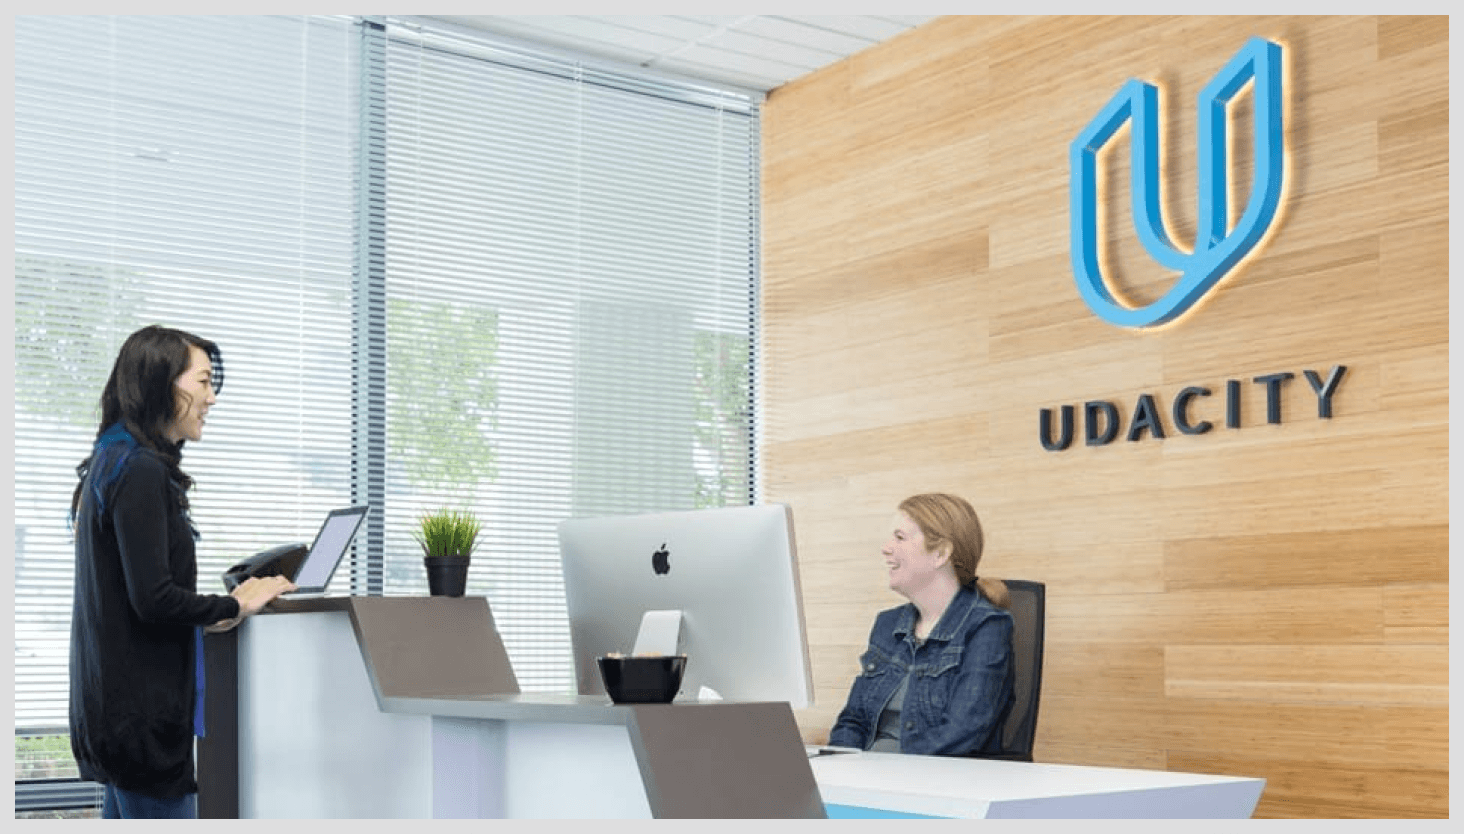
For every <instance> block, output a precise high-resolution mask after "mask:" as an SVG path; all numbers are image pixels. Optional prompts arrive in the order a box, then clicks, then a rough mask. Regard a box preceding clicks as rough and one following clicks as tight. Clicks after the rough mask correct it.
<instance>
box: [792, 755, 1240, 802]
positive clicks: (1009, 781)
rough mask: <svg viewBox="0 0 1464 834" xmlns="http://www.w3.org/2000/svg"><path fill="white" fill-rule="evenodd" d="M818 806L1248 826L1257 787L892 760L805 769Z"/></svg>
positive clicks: (1204, 779) (819, 762) (1161, 774)
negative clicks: (1237, 821)
mask: <svg viewBox="0 0 1464 834" xmlns="http://www.w3.org/2000/svg"><path fill="white" fill-rule="evenodd" d="M810 765H811V766H812V767H813V773H814V778H815V779H816V780H817V781H818V786H819V792H820V793H821V794H822V796H823V799H824V802H825V803H828V804H830V805H839V806H848V807H852V808H866V809H879V810H882V811H894V812H900V813H904V814H913V815H925V816H936V817H992V818H998V817H1008V818H1010V817H1039V818H1099V817H1126V818H1141V817H1151V818H1152V817H1163V818H1200V817H1222V818H1247V817H1249V816H1250V815H1251V814H1252V813H1253V812H1254V810H1255V806H1256V802H1258V801H1259V800H1260V795H1261V790H1262V789H1263V788H1264V787H1265V780H1264V779H1251V778H1246V777H1238V776H1209V775H1202V774H1195V773H1177V772H1173V771H1163V770H1136V769H1128V768H1112V767H1086V766H1081V765H1061V764H1043V763H1033V762H1006V761H994V760H988V759H968V758H956V757H946V756H910V755H903V754H899V753H843V754H838V755H830V756H818V757H816V758H813V759H811V760H810Z"/></svg>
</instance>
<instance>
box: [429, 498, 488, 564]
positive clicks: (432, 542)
mask: <svg viewBox="0 0 1464 834" xmlns="http://www.w3.org/2000/svg"><path fill="white" fill-rule="evenodd" d="M479 528H480V525H479V523H478V517H477V516H475V515H473V513H472V512H470V511H468V510H449V509H440V510H437V511H436V512H431V513H426V514H424V515H423V516H422V517H421V519H419V521H418V524H417V530H416V532H414V533H413V534H412V537H413V538H415V539H416V540H417V544H419V545H421V546H422V553H423V555H425V556H427V557H428V558H432V557H434V556H472V555H473V551H474V550H475V549H477V547H478V530H479Z"/></svg>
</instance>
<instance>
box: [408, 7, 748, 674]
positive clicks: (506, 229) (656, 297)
mask: <svg viewBox="0 0 1464 834" xmlns="http://www.w3.org/2000/svg"><path fill="white" fill-rule="evenodd" d="M387 31H388V32H389V37H390V41H389V46H388V50H387V71H386V72H387V74H386V91H387V93H386V100H387V106H386V111H385V123H386V151H385V158H386V193H387V202H386V206H387V210H386V229H385V246H386V275H387V293H386V295H387V302H386V303H387V332H388V354H389V356H390V360H389V362H388V365H387V369H388V370H387V386H386V387H387V414H388V419H387V425H388V432H387V433H388V436H389V438H388V439H389V442H388V449H389V454H388V457H387V460H388V464H387V494H386V507H387V529H388V532H387V538H386V554H385V559H384V565H383V569H384V571H385V574H386V576H385V587H386V592H387V593H407V592H415V593H421V592H423V591H424V589H425V583H426V579H425V573H424V571H423V568H422V562H421V558H420V553H419V552H418V549H417V548H416V546H415V544H414V543H413V541H412V540H411V538H410V531H411V529H412V527H413V525H414V524H415V520H416V518H417V517H418V516H419V515H420V514H421V513H423V512H426V511H430V510H433V509H436V508H438V507H455V508H467V509H472V510H474V511H475V512H477V513H478V515H479V517H480V520H481V521H482V522H483V525H484V532H483V534H482V536H481V538H480V545H479V550H478V552H477V553H476V554H475V557H474V559H473V563H472V567H471V569H470V573H469V585H468V593H470V594H484V595H486V596H487V598H488V600H489V602H490V604H491V606H492V609H493V613H494V618H495V621H496V622H497V623H498V625H499V628H500V631H501V632H502V633H503V636H504V641H505V644H506V646H507V648H508V651H509V655H510V657H511V658H512V660H513V663H514V668H515V671H516V673H517V675H518V677H519V682H520V685H521V686H522V687H523V688H524V689H526V690H533V689H549V690H572V689H573V688H574V677H573V668H572V665H571V657H570V648H569V632H568V622H567V620H566V616H565V611H564V602H563V586H562V583H561V580H560V574H559V548H558V539H557V527H558V523H559V522H560V521H562V520H564V519H566V518H569V517H571V516H583V515H610V514H620V513H633V512H649V511H653V510H666V509H690V508H692V507H698V506H717V505H724V504H746V503H750V501H751V500H752V492H751V484H752V452H753V448H752V441H753V438H752V419H753V411H752V400H751V373H750V369H751V368H752V367H753V358H754V348H755V338H754V336H755V333H754V331H753V325H754V315H755V310H756V299H755V295H754V291H755V287H756V281H755V279H756V267H757V263H756V229H757V222H756V221H757V216H756V206H757V198H758V194H757V183H758V178H757V162H758V146H757V136H758V122H757V109H756V104H755V103H754V102H752V101H750V100H749V99H748V98H747V97H746V96H745V95H736V94H730V93H720V92H717V91H710V90H704V89H699V88H696V87H693V86H690V85H682V84H675V83H671V82H662V81H658V80H656V79H652V78H648V77H644V76H636V75H629V74H624V73H616V72H613V71H609V70H605V69H602V68H597V67H594V66H591V65H588V64H587V63H585V62H582V61H576V60H571V59H558V58H555V57H554V56H548V55H544V54H542V53H537V52H532V51H529V50H524V49H519V48H515V47H514V46H513V45H511V44H505V43H502V42H499V43H493V42H488V41H484V40H482V39H480V38H477V37H474V36H469V35H465V34H463V33H461V32H457V31H454V30H453V29H451V28H449V27H430V26H424V25H422V24H420V23H419V22H414V21H410V20H397V19H391V20H389V25H388V30H387ZM647 558H649V554H647ZM627 648H628V647H627Z"/></svg>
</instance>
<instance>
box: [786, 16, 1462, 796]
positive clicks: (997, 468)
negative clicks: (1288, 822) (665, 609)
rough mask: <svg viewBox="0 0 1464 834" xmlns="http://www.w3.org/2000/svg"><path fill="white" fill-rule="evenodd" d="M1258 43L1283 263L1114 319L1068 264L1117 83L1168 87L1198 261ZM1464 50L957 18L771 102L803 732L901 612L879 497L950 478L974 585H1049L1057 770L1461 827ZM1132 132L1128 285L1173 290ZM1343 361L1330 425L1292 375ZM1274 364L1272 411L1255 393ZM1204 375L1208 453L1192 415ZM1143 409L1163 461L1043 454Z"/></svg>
mask: <svg viewBox="0 0 1464 834" xmlns="http://www.w3.org/2000/svg"><path fill="white" fill-rule="evenodd" d="M1253 36H1261V37H1265V38H1269V39H1272V40H1275V41H1277V42H1280V43H1282V44H1283V45H1284V46H1285V48H1286V70H1287V80H1286V87H1287V97H1288V102H1289V103H1288V106H1287V112H1286V132H1287V142H1288V148H1289V157H1288V159H1289V162H1288V166H1289V167H1288V174H1287V185H1286V190H1285V197H1284V202H1283V208H1282V213H1281V216H1280V218H1279V219H1278V221H1277V223H1276V225H1275V226H1274V228H1273V231H1272V232H1271V234H1270V236H1269V237H1268V238H1267V240H1266V243H1265V248H1264V249H1263V251H1261V252H1260V253H1259V254H1258V255H1257V256H1255V257H1253V258H1251V259H1250V260H1249V261H1248V262H1247V263H1246V264H1245V265H1243V267H1242V268H1241V269H1239V270H1238V271H1236V272H1235V273H1234V274H1232V275H1231V276H1230V277H1229V278H1227V279H1226V281H1225V282H1223V283H1222V284H1221V287H1220V289H1219V291H1218V292H1217V293H1215V294H1214V295H1213V296H1212V297H1211V298H1210V299H1209V300H1208V302H1207V303H1206V304H1205V305H1204V306H1203V308H1202V309H1200V310H1199V311H1197V312H1196V313H1194V314H1193V315H1191V316H1188V317H1186V318H1184V319H1182V320H1181V321H1180V322H1179V323H1177V324H1175V325H1173V326H1170V327H1167V328H1163V329H1161V330H1159V331H1157V332H1142V333H1140V332H1133V331H1128V330H1123V329H1120V328H1117V327H1114V326H1112V325H1109V324H1106V323H1104V322H1103V321H1101V320H1099V319H1098V318H1097V317H1096V316H1094V315H1093V314H1092V313H1091V312H1090V311H1089V310H1088V308H1087V307H1086V306H1085V305H1084V303H1083V302H1082V300H1081V299H1080V298H1079V296H1078V294H1077V291H1076V289H1075V285H1074V280H1073V276H1072V269H1071V267H1070V263H1069V237H1068V165H1067V159H1068V146H1069V144H1070V142H1071V141H1072V139H1073V138H1074V137H1075V136H1076V135H1077V133H1078V132H1079V131H1080V130H1081V129H1082V128H1083V127H1084V126H1085V125H1086V124H1087V123H1088V122H1089V120H1090V119H1092V118H1093V116H1094V115H1096V114H1097V112H1098V111H1099V109H1100V108H1102V106H1103V105H1104V104H1105V103H1107V101H1108V100H1109V98H1110V97H1111V96H1112V95H1113V94H1114V93H1115V92H1117V90H1118V88H1119V87H1120V86H1121V85H1122V83H1123V82H1124V81H1126V80H1127V79H1129V78H1133V77H1137V78H1142V79H1145V80H1148V81H1151V82H1154V83H1157V84H1159V85H1161V87H1162V93H1161V95H1162V98H1163V100H1164V102H1165V111H1164V112H1165V118H1164V122H1163V127H1162V134H1163V137H1164V141H1165V143H1166V144H1165V147H1166V160H1167V163H1166V170H1165V183H1164V187H1165V194H1166V196H1167V199H1166V211H1167V213H1168V218H1169V221H1170V222H1171V223H1172V224H1173V228H1174V229H1175V230H1176V232H1177V237H1178V238H1179V239H1180V240H1183V241H1190V240H1192V236H1193V230H1194V227H1195V213H1196V210H1195V204H1196V200H1195V197H1194V195H1195V180H1196V177H1195V171H1194V164H1195V163H1194V159H1195V152H1194V148H1195V116H1194V103H1195V100H1196V98H1197V96H1198V93H1199V90H1200V88H1201V87H1202V86H1203V85H1204V84H1205V83H1206V82H1207V81H1209V79H1210V78H1211V77H1212V76H1213V75H1214V74H1215V73H1216V72H1218V71H1219V69H1220V68H1221V67H1222V66H1224V65H1225V64H1226V62H1227V61H1228V60H1229V59H1230V58H1231V57H1232V56H1233V55H1234V54H1235V53H1236V52H1237V51H1238V50H1239V49H1240V47H1241V46H1242V45H1243V44H1244V43H1245V42H1246V40H1247V39H1248V38H1250V37H1253ZM1448 57H1449V56H1448V22H1447V19H1446V18H1442V17H1435V18H1386V17H1226V18H1208V17H1153V18H1146V17H1098V18H1087V17H1082V18H1078V17H1030V18H992V17H944V18H939V19H937V20H934V21H932V22H930V23H929V24H927V25H925V26H922V27H920V28H918V29H915V30H913V31H911V32H909V33H907V34H905V35H902V36H901V37H898V38H896V39H894V40H892V41H890V42H887V43H885V44H882V45H880V46H878V47H876V48H874V49H871V50H868V51H867V52H864V53H861V54H859V55H856V56H854V57H853V58H850V59H848V60H845V61H843V62H842V63H840V64H837V65H835V66H833V67H830V68H827V69H825V70H823V71H820V72H818V73H815V74H813V75H811V76H809V77H807V78H804V79H800V80H798V81H796V82H794V83H792V84H790V85H788V86H786V87H784V88H781V89H779V90H776V91H774V93H773V94H771V95H770V97H769V99H768V101H767V103H766V107H765V111H764V139H763V141H764V148H763V154H764V179H763V199H764V212H765V214H764V219H763V253H762V257H763V282H764V297H763V305H764V314H765V320H764V322H765V331H764V332H765V345H766V354H765V362H766V366H765V367H766V377H765V382H766V389H765V391H766V400H765V406H766V435H765V438H766V447H765V449H766V457H765V461H766V469H765V473H766V485H767V496H766V497H767V499H768V500H773V501H786V502H788V503H790V504H791V505H792V506H793V508H794V514H795V520H796V526H797V533H798V538H799V547H800V558H801V569H802V578H803V588H804V593H805V597H806V606H807V607H806V615H807V620H808V630H809V639H810V642H811V652H812V656H813V664H814V669H813V671H814V678H815V686H816V698H817V705H816V706H815V707H812V708H810V709H807V710H803V711H801V712H800V713H799V723H800V727H801V728H802V730H803V732H804V735H805V738H806V739H808V740H810V741H812V740H818V739H820V738H822V737H823V736H824V735H825V734H826V733H827V730H828V727H829V726H830V725H831V724H832V722H833V719H834V716H835V714H836V713H837V711H838V709H839V708H840V706H841V705H842V704H843V701H844V698H845V695H846V694H847V691H848V686H849V684H850V681H851V679H852V677H853V675H854V674H855V672H856V670H857V662H856V659H857V657H858V655H859V653H860V652H861V651H862V648H863V645H864V642H865V639H866V637H867V634H868V628H869V625H870V623H871V622H872V619H873V617H874V615H875V613H876V612H877V611H879V610H880V609H882V608H886V607H889V606H891V605H895V604H898V603H899V602H902V601H903V600H902V599H901V598H899V597H897V596H896V595H895V594H894V593H893V592H891V591H889V590H888V589H887V587H886V585H885V581H884V567H883V564H882V561H881V557H880V555H879V547H880V544H881V543H882V542H883V541H884V537H885V535H886V533H887V530H888V527H889V521H890V518H891V516H892V513H893V508H894V505H895V504H896V503H897V502H898V501H899V500H900V499H901V498H903V497H904V496H906V495H908V494H911V493H914V492H921V491H928V490H945V491H953V492H956V493H960V494H962V495H965V496H966V497H968V498H969V499H970V500H971V501H972V502H973V504H975V506H976V507H977V509H978V511H979V512H980V513H981V515H982V518H983V523H984V526H985V529H986V533H987V551H986V556H985V559H984V561H983V564H982V568H983V571H982V572H983V573H988V574H991V575H996V576H1007V577H1013V578H1030V579H1038V580H1041V581H1044V582H1046V583H1047V587H1048V594H1049V598H1048V604H1049V611H1048V621H1047V657H1046V666H1045V677H1044V681H1043V693H1042V704H1041V715H1040V721H1039V725H1038V734H1037V754H1036V755H1037V758H1038V760H1040V761H1048V762H1071V763H1082V764H1097V765H1115V766H1134V767H1144V768H1168V769H1174V770H1186V771H1196V772H1206V773H1226V774H1238V775H1247V776H1262V777H1265V778H1266V779H1267V780H1268V783H1267V787H1266V790H1265V793H1264V795H1263V797H1262V799H1261V803H1260V805H1259V807H1258V808H1257V815H1258V816H1262V817H1354V816H1357V817H1384V816H1387V817H1394V816H1399V817H1411V816H1423V817H1441V816H1447V814H1448V718H1449V714H1448V579H1449V574H1448V539H1449V526H1448V525H1449V519H1448V482H1447V476H1448V353H1447V351H1448V342H1449V330H1448V324H1449V321H1448V208H1449V206H1448V139H1449V136H1448V125H1449V115H1448V105H1449V90H1448V79H1449V65H1448ZM1250 106H1251V105H1250V98H1249V94H1246V95H1244V96H1242V98H1241V100H1240V102H1239V106H1237V107H1236V108H1234V109H1235V111H1236V112H1235V119H1236V124H1237V126H1239V129H1241V130H1244V131H1247V133H1245V134H1244V135H1246V136H1248V135H1249V133H1248V131H1249V125H1250V124H1251V121H1250V118H1251V117H1250V115H1249V112H1250V111H1249V107H1250ZM1120 147H1121V148H1123V150H1122V151H1120V152H1116V153H1109V154H1106V155H1105V162H1104V171H1105V177H1106V180H1107V181H1108V182H1109V183H1111V186H1110V187H1109V188H1108V190H1107V191H1106V192H1105V198H1104V203H1105V206H1106V212H1107V221H1106V222H1107V223H1108V224H1109V225H1108V229H1109V233H1108V235H1107V237H1108V246H1109V254H1108V259H1109V260H1108V263H1109V266H1110V272H1109V275H1110V277H1111V279H1112V280H1113V282H1114V283H1115V285H1117V286H1118V287H1119V288H1121V289H1122V290H1123V292H1125V293H1126V294H1127V295H1128V296H1129V297H1131V298H1134V299H1135V300H1137V301H1139V302H1148V301H1152V300H1154V299H1155V298H1157V297H1158V296H1159V295H1160V294H1161V293H1162V292H1163V290H1164V289H1166V288H1167V287H1168V286H1169V285H1170V283H1171V282H1172V281H1173V277H1174V276H1173V275H1172V274H1171V273H1167V272H1165V271H1163V270H1162V269H1161V268H1160V267H1158V266H1157V265H1156V264H1154V263H1152V262H1151V261H1150V260H1149V259H1148V257H1147V255H1146V254H1145V253H1144V252H1143V250H1142V248H1141V247H1140V246H1139V244H1138V243H1137V241H1136V238H1135V237H1134V226H1133V223H1132V221H1131V219H1130V212H1129V207H1128V202H1127V201H1128V167H1127V164H1126V154H1127V143H1126V139H1124V141H1123V142H1122V143H1120ZM1235 151H1236V156H1237V159H1238V160H1239V161H1238V163H1237V166H1236V168H1237V178H1238V179H1239V182H1240V185H1241V186H1242V187H1241V188H1240V189H1239V192H1240V193H1241V194H1242V195H1243V194H1245V193H1247V190H1248V182H1249V176H1250V167H1251V166H1250V157H1249V156H1248V152H1249V140H1248V139H1247V140H1243V141H1239V142H1237V143H1236V148H1235ZM1238 202H1239V203H1240V204H1242V205H1243V204H1244V197H1241V198H1239V200H1238ZM1336 365H1345V366H1346V368H1347V370H1346V372H1345V375H1344V377H1343V378H1342V381H1341V382H1340V383H1339V385H1338V388H1337V391H1336V393H1335V395H1334V396H1333V401H1332V404H1333V416H1332V417H1331V418H1330V419H1322V418H1320V417H1319V416H1318V409H1317V397H1316V396H1315V394H1313V392H1312V389H1311V387H1310V386H1309V385H1308V383H1307V382H1306V380H1305V379H1304V378H1303V376H1302V374H1303V371H1305V370H1308V369H1310V370H1313V371H1316V372H1317V373H1319V374H1320V375H1321V376H1322V377H1323V378H1325V377H1326V376H1327V374H1328V373H1330V372H1331V370H1332V368H1333V367H1334V366H1336ZM1278 372H1291V373H1292V374H1294V375H1295V377H1294V378H1293V379H1291V380H1290V382H1289V383H1287V384H1286V385H1285V386H1284V387H1283V388H1281V393H1280V396H1279V404H1280V406H1281V408H1282V422H1281V423H1279V424H1271V423H1268V422H1267V420H1266V389H1265V387H1264V386H1262V385H1258V384H1256V383H1254V382H1252V380H1253V379H1254V378H1255V377H1258V376H1262V375H1266V374H1272V373H1278ZM1228 380H1239V381H1240V382H1241V383H1242V384H1241V405H1242V408H1243V416H1242V425H1241V427H1240V428H1237V429H1227V428H1225V426H1224V420H1225V405H1224V397H1225V391H1226V383H1227V381H1228ZM1187 386H1204V387H1208V388H1210V389H1211V390H1212V391H1213V392H1214V394H1213V396H1212V397H1210V398H1207V399H1202V400H1200V401H1197V402H1196V404H1194V406H1193V407H1192V412H1193V415H1194V417H1195V418H1196V419H1205V420H1209V421H1211V422H1213V423H1215V425H1216V428H1215V429H1214V430H1212V431H1210V432H1209V433H1207V434H1203V435H1194V436H1191V435H1183V434H1179V433H1178V432H1177V431H1176V430H1175V426H1174V423H1173V420H1172V417H1171V416H1170V414H1169V412H1168V409H1169V407H1170V406H1171V404H1172V402H1173V399H1174V397H1175V395H1177V394H1178V393H1179V392H1180V391H1181V390H1182V389H1184V388H1185V387H1187ZM1146 393H1147V394H1151V395H1153V396H1154V398H1155V401H1156V403H1157V404H1158V406H1159V407H1160V409H1162V413H1163V416H1162V428H1163V429H1164V430H1165V433H1166V437H1165V438H1164V439H1155V438H1153V437H1151V436H1149V435H1147V434H1146V435H1144V436H1143V437H1142V438H1141V439H1139V440H1136V441H1133V442H1129V441H1127V440H1125V439H1124V436H1123V435H1121V436H1120V439H1119V440H1117V441H1115V442H1113V443H1111V444H1109V445H1106V446H1095V447H1090V446H1087V445H1086V444H1084V443H1083V441H1082V438H1081V435H1080V436H1079V437H1078V439H1077V440H1076V441H1075V443H1074V444H1073V446H1072V447H1070V448H1068V449H1067V450H1065V451H1061V452H1051V451H1046V450H1044V449H1043V447H1042V445H1041V443H1040V442H1039V437H1038V414H1039V411H1040V410H1041V409H1044V408H1054V409H1055V408H1058V407H1060V406H1061V405H1063V404H1072V405H1078V406H1080V407H1081V404H1082V403H1084V402H1086V401H1089V400H1106V401H1110V402H1112V403H1114V404H1115V405H1116V406H1117V409H1118V411H1119V413H1120V415H1121V419H1122V420H1124V421H1129V420H1131V418H1132V416H1133V414H1134V412H1135V409H1136V407H1137V404H1138V401H1139V400H1138V398H1139V396H1140V395H1141V394H1146ZM1080 410H1081V409H1080ZM1123 426H1124V428H1125V430H1126V429H1127V427H1128V423H1127V422H1125V423H1124V424H1123ZM1078 431H1079V432H1081V431H1082V428H1081V425H1079V427H1078Z"/></svg>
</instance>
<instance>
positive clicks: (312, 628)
mask: <svg viewBox="0 0 1464 834" xmlns="http://www.w3.org/2000/svg"><path fill="white" fill-rule="evenodd" d="M206 644H207V648H208V652H207V655H208V661H209V670H210V671H209V681H210V684H209V687H208V689H207V693H208V696H209V699H208V700H209V703H208V707H207V709H208V713H207V719H208V722H209V734H208V736H207V738H205V739H203V740H200V744H199V813H200V816H204V817H246V818H261V817H262V818H316V819H324V818H479V817H522V818H586V819H601V818H636V817H640V818H644V817H687V818H718V817H763V818H772V817H822V816H824V808H823V804H822V802H821V801H820V800H819V795H818V788H817V786H816V784H815V782H814V779H813V773H812V769H811V767H810V764H809V762H808V759H807V756H806V755H805V753H804V748H803V743H802V741H801V739H800V737H799V734H798V727H797V724H796V723H795V721H794V719H793V713H792V710H791V708H790V707H789V706H788V704H786V703H738V704H730V703H705V704H698V703H691V704H669V705H668V704H655V705H616V704H612V703H611V702H610V701H609V700H608V699H606V698H604V697H581V696H576V695H557V694H534V693H530V694H524V693H520V692H518V685H517V681H516V680H515V679H514V676H513V673H512V669H511V667H510V666H509V664H508V658H507V655H506V653H504V651H503V647H502V643H501V641H500V640H499V639H498V636H497V632H496V629H495V628H494V627H493V623H492V614H491V612H490V611H489V609H488V605H487V603H486V601H485V600H483V599H482V598H475V597H464V598H456V599H453V598H445V597H433V598H389V597H356V598H349V599H322V600H300V601H281V602H277V603H276V604H275V606H274V607H273V608H272V610H271V611H270V612H269V613H266V614H263V615H261V616H257V617H253V618H250V619H249V620H246V621H245V623H244V624H243V625H242V626H241V627H240V628H239V629H238V630H237V633H234V634H229V635H212V636H210V638H209V639H208V641H206ZM230 677H232V678H233V680H232V682H230V681H229V680H228V679H229V678H230ZM231 695H232V697H230V696H231ZM231 700H232V704H230V703H228V702H229V701H231ZM231 716H232V721H230V720H229V719H230V717H231Z"/></svg>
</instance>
